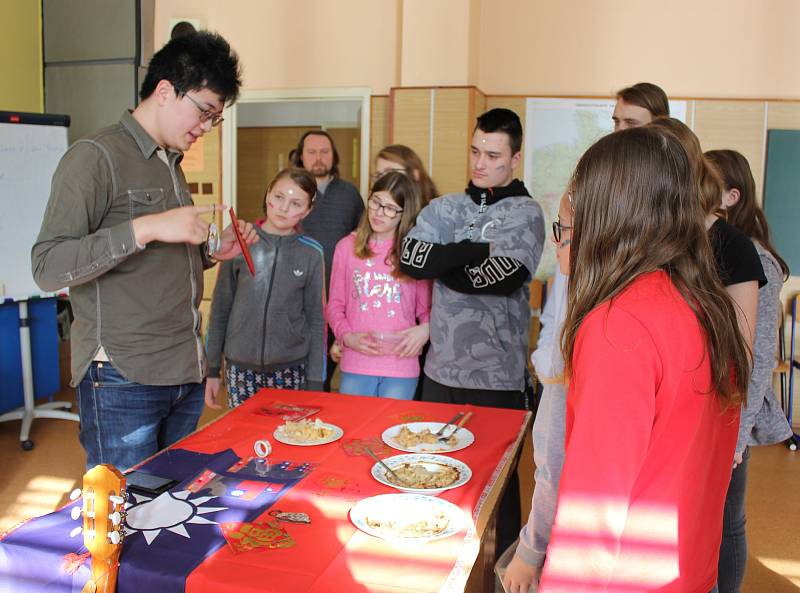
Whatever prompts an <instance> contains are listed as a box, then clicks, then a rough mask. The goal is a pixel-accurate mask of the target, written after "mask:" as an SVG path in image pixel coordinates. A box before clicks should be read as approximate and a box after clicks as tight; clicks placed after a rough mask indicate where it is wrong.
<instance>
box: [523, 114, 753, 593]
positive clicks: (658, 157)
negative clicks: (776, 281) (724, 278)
mask: <svg viewBox="0 0 800 593" xmlns="http://www.w3.org/2000/svg"><path fill="white" fill-rule="evenodd" d="M697 191H698V190H697V183H696V182H695V180H694V178H693V173H692V169H691V167H690V164H689V161H688V158H687V156H686V153H685V151H684V150H683V148H682V147H681V145H680V143H679V142H678V141H677V140H675V139H674V137H673V136H671V135H670V134H667V133H665V132H663V131H661V130H657V129H652V128H650V129H648V128H636V129H631V130H625V131H622V132H618V133H615V134H611V135H609V136H606V137H604V138H602V139H601V140H599V141H598V142H597V143H596V144H594V146H592V147H591V148H590V149H589V150H588V151H587V152H586V154H584V156H583V157H582V158H581V160H580V162H579V163H578V166H577V168H576V170H575V174H574V176H573V183H572V192H571V207H572V210H573V221H572V226H573V228H572V229H571V246H570V248H571V252H570V277H569V303H568V309H567V318H566V321H565V324H564V330H563V335H562V337H563V348H564V360H565V371H564V373H565V380H566V381H568V382H569V390H568V394H567V419H566V439H565V443H566V457H565V461H564V470H563V473H562V475H561V482H560V487H559V499H558V506H557V510H556V520H555V524H554V526H553V533H552V538H551V541H550V546H549V548H548V551H547V560H546V563H545V567H544V571H543V574H542V579H541V582H540V589H539V590H540V591H541V592H542V593H547V592H548V591H549V592H555V591H558V592H567V591H570V592H578V591H580V592H586V591H606V592H608V591H615V592H616V591H618V592H622V591H625V592H630V591H637V592H641V591H659V592H676V593H677V592H686V593H707V592H708V591H710V590H711V589H712V588H713V587H714V583H715V582H716V578H717V556H718V552H719V544H720V534H721V532H722V507H723V502H724V499H725V490H726V488H727V485H728V481H729V479H730V467H731V465H730V460H731V459H732V456H733V449H734V446H735V443H736V436H737V430H738V416H739V404H740V401H741V398H742V394H743V393H744V392H745V389H746V387H747V381H748V373H749V363H748V359H747V353H746V346H745V343H744V340H743V338H742V336H741V334H740V332H739V330H738V327H737V325H736V313H735V311H734V307H733V305H732V302H731V299H730V297H728V295H727V293H726V292H725V290H724V288H723V286H722V284H721V283H720V280H719V277H718V275H717V273H716V270H715V268H714V260H713V256H712V253H711V248H710V245H709V241H708V237H707V235H706V232H705V228H704V226H703V213H702V212H701V209H700V201H699V199H698V196H697Z"/></svg>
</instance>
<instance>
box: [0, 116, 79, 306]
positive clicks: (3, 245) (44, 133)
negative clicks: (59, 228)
mask: <svg viewBox="0 0 800 593" xmlns="http://www.w3.org/2000/svg"><path fill="white" fill-rule="evenodd" d="M66 150H67V128H66V127H64V126H57V125H34V124H12V123H0V206H2V210H0V302H2V300H3V299H7V298H11V299H14V300H24V299H27V298H30V297H34V296H45V295H47V294H49V293H45V292H43V291H42V290H41V289H40V288H39V287H38V286H36V283H35V282H34V281H33V274H32V272H31V247H33V244H34V242H35V241H36V237H37V236H38V235H39V228H40V227H41V225H42V215H43V214H44V209H45V206H46V205H47V200H48V198H49V197H50V180H51V178H52V177H53V172H54V171H55V170H56V165H58V161H59V159H61V157H62V156H63V155H64V153H65V152H66Z"/></svg>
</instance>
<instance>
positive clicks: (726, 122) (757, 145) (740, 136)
mask: <svg viewBox="0 0 800 593" xmlns="http://www.w3.org/2000/svg"><path fill="white" fill-rule="evenodd" d="M765 114H766V103H765V102H764V101H707V100H698V101H696V102H695V108H694V117H695V121H694V131H695V133H696V134H697V137H698V138H699V139H700V144H701V146H702V147H703V150H704V151H706V150H715V149H725V148H728V149H733V150H738V151H739V152H741V153H742V154H743V155H744V156H745V157H746V158H747V160H748V161H750V168H751V169H752V171H753V177H754V178H755V180H756V188H757V193H758V196H759V199H761V198H760V196H761V190H762V187H763V185H764V139H765V133H766V128H765V123H766V121H765Z"/></svg>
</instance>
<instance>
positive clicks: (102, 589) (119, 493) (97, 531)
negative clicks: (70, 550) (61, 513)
mask: <svg viewBox="0 0 800 593" xmlns="http://www.w3.org/2000/svg"><path fill="white" fill-rule="evenodd" d="M81 495H83V504H82V505H81V506H80V507H78V506H76V507H75V508H73V509H72V518H73V519H75V520H77V519H79V518H80V517H81V515H83V527H82V528H81V527H76V528H75V529H74V530H73V534H76V535H77V533H80V532H81V531H83V545H84V546H86V549H87V550H89V553H90V554H91V555H92V576H91V577H90V578H89V580H88V581H87V582H86V584H85V585H84V586H83V589H82V590H81V593H114V592H115V591H116V588H117V571H118V569H119V553H120V550H121V549H122V540H123V538H124V537H125V529H124V527H123V522H124V519H125V500H126V498H127V494H126V492H125V476H123V475H122V474H121V473H120V472H119V470H117V468H115V467H114V466H113V465H108V464H103V465H96V466H95V467H93V468H92V469H90V470H89V471H88V472H86V473H85V474H84V476H83V488H82V489H76V490H74V491H73V492H72V494H71V495H70V498H71V499H72V500H76V499H77V498H78V497H79V496H81Z"/></svg>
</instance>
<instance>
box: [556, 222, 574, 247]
mask: <svg viewBox="0 0 800 593" xmlns="http://www.w3.org/2000/svg"><path fill="white" fill-rule="evenodd" d="M571 230H572V227H571V226H567V225H565V224H561V221H559V220H554V221H553V239H555V241H556V243H561V233H562V231H571Z"/></svg>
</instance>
